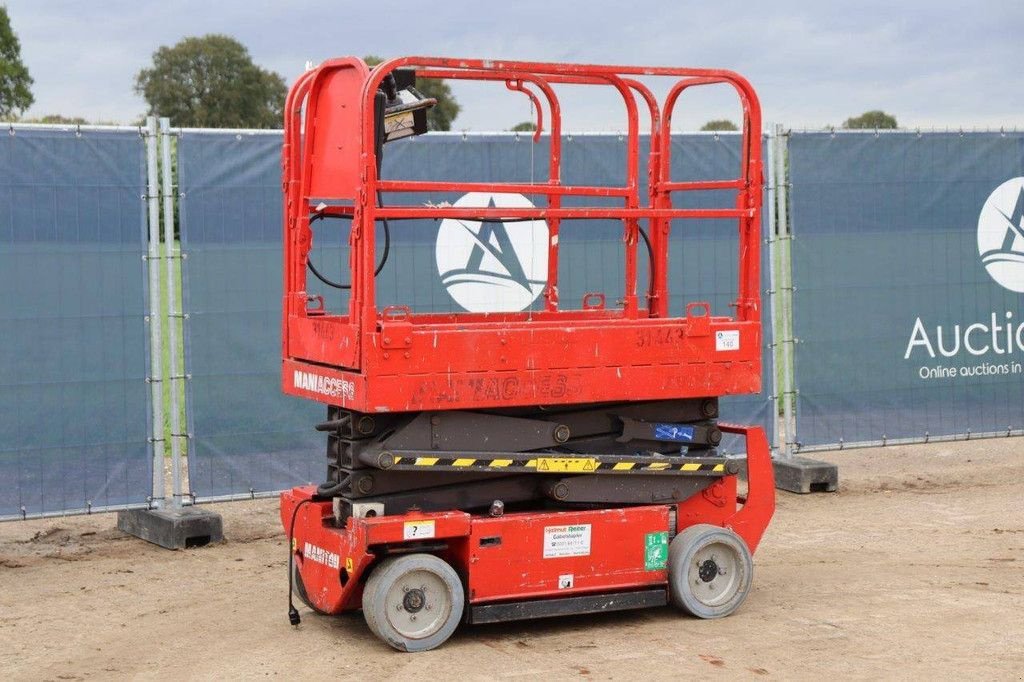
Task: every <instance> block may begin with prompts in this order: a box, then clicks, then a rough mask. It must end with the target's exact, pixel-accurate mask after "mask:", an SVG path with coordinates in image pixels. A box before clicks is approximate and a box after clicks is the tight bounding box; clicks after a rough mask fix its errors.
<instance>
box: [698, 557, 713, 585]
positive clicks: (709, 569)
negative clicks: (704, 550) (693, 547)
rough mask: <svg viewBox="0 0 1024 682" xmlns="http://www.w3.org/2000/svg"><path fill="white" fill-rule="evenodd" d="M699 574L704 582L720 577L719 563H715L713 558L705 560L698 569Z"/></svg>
mask: <svg viewBox="0 0 1024 682" xmlns="http://www.w3.org/2000/svg"><path fill="white" fill-rule="evenodd" d="M697 575H698V576H700V579H701V580H703V581H704V582H706V583H709V582H711V581H712V580H714V579H715V578H717V577H718V564H717V563H715V560H714V559H713V558H712V559H707V560H705V561H704V562H703V563H701V565H700V568H698V569H697Z"/></svg>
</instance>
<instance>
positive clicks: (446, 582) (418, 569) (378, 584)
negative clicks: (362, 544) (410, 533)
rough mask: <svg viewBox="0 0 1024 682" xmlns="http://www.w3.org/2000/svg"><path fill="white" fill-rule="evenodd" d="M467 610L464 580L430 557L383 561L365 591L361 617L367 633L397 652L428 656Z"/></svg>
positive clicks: (392, 558)
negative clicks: (369, 632)
mask: <svg viewBox="0 0 1024 682" xmlns="http://www.w3.org/2000/svg"><path fill="white" fill-rule="evenodd" d="M464 608H465V594H464V592H463V589H462V581H461V580H459V575H458V574H457V573H456V572H455V569H453V568H452V567H451V566H449V565H448V564H447V563H446V562H444V561H443V560H441V559H440V558H438V557H436V556H434V555H432V554H405V555H402V556H396V557H391V558H388V559H385V560H384V561H382V562H381V563H380V564H378V565H377V566H376V567H375V568H374V569H373V571H372V572H371V573H370V578H369V580H367V581H366V587H365V588H364V589H363V617H364V618H365V619H366V624H367V626H369V628H370V631H371V632H373V634H375V635H377V637H378V638H380V639H381V640H382V641H384V642H386V643H387V644H388V645H389V646H392V647H394V648H395V649H398V650H399V651H410V652H414V651H429V650H431V649H435V648H437V647H439V646H441V645H442V644H444V643H445V642H446V641H447V640H448V638H449V637H451V636H452V633H454V632H455V628H457V627H458V625H459V621H461V620H462V614H463V610H464Z"/></svg>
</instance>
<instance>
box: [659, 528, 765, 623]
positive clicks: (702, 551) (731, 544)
mask: <svg viewBox="0 0 1024 682" xmlns="http://www.w3.org/2000/svg"><path fill="white" fill-rule="evenodd" d="M709 560H711V561H713V562H715V561H717V562H719V563H721V564H723V566H722V567H719V569H718V571H712V573H713V574H714V576H713V577H712V578H711V579H710V580H705V576H702V575H701V571H700V567H701V566H702V565H707V562H708V561H709ZM716 565H717V563H713V564H711V566H712V567H713V566H716ZM723 567H724V568H723ZM723 570H724V571H725V572H722V571H723ZM753 577H754V560H753V557H751V555H750V550H749V549H748V548H747V543H746V542H744V541H743V538H741V537H740V536H739V535H737V534H736V533H734V532H733V531H731V530H729V529H728V528H722V527H720V526H712V525H710V524H706V523H702V524H698V525H696V526H691V527H690V528H687V529H686V530H684V531H683V532H682V533H680V534H679V535H677V536H676V537H675V538H674V539H673V540H672V543H671V544H670V545H669V548H668V582H669V593H670V595H671V597H672V603H673V604H674V605H675V606H677V607H678V608H680V609H682V610H684V611H686V612H687V613H689V614H691V615H694V616H696V617H698V618H705V619H711V618H724V617H725V616H728V615H729V614H731V613H733V612H734V611H736V609H738V608H739V607H740V605H742V604H743V602H744V601H745V600H746V598H747V593H748V592H749V591H750V584H751V581H752V580H753ZM719 578H723V582H721V583H715V582H714V581H717V580H718V579H719ZM705 587H706V588H707V591H705V590H704V588H705ZM716 587H717V588H718V589H716Z"/></svg>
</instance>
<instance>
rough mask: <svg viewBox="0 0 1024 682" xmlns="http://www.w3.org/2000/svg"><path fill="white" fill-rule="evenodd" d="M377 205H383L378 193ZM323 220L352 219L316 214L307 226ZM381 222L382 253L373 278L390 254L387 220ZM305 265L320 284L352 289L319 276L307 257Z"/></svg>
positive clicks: (389, 232) (318, 272) (342, 216)
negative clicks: (382, 231) (382, 232)
mask: <svg viewBox="0 0 1024 682" xmlns="http://www.w3.org/2000/svg"><path fill="white" fill-rule="evenodd" d="M377 203H378V204H380V205H381V206H383V205H384V202H383V201H381V196H380V192H377ZM324 218H337V219H340V220H351V219H352V218H351V217H350V216H345V215H330V214H328V213H317V214H316V215H314V216H313V217H312V218H310V219H309V224H310V225H312V224H313V223H314V222H316V221H317V220H323V219H324ZM381 222H383V223H384V253H382V254H381V258H380V263H378V264H377V267H376V268H375V269H374V271H373V276H374V277H376V276H377V275H379V274H380V271H381V270H383V269H384V264H385V263H387V262H388V255H389V254H390V253H391V226H390V225H388V219H387V218H381ZM306 265H307V266H308V267H309V271H310V272H312V273H313V275H314V276H315V277H316V278H317V279H318V280H320V281H321V282H323V283H324V284H326V285H327V286H329V287H334V288H335V289H351V288H352V285H351V284H339V283H338V282H334V281H332V280H330V279H327V278H326V277H324V276H323V275H322V274H320V271H319V270H317V269H316V266H315V265H313V261H312V260H310V259H309V257H308V256H307V257H306Z"/></svg>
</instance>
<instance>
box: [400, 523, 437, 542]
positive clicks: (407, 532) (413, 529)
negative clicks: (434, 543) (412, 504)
mask: <svg viewBox="0 0 1024 682" xmlns="http://www.w3.org/2000/svg"><path fill="white" fill-rule="evenodd" d="M402 531H403V532H402V536H403V537H404V538H405V539H406V540H419V539H420V538H432V537H434V522H433V521H432V520H431V521H406V522H405V526H404V527H403V529H402Z"/></svg>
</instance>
